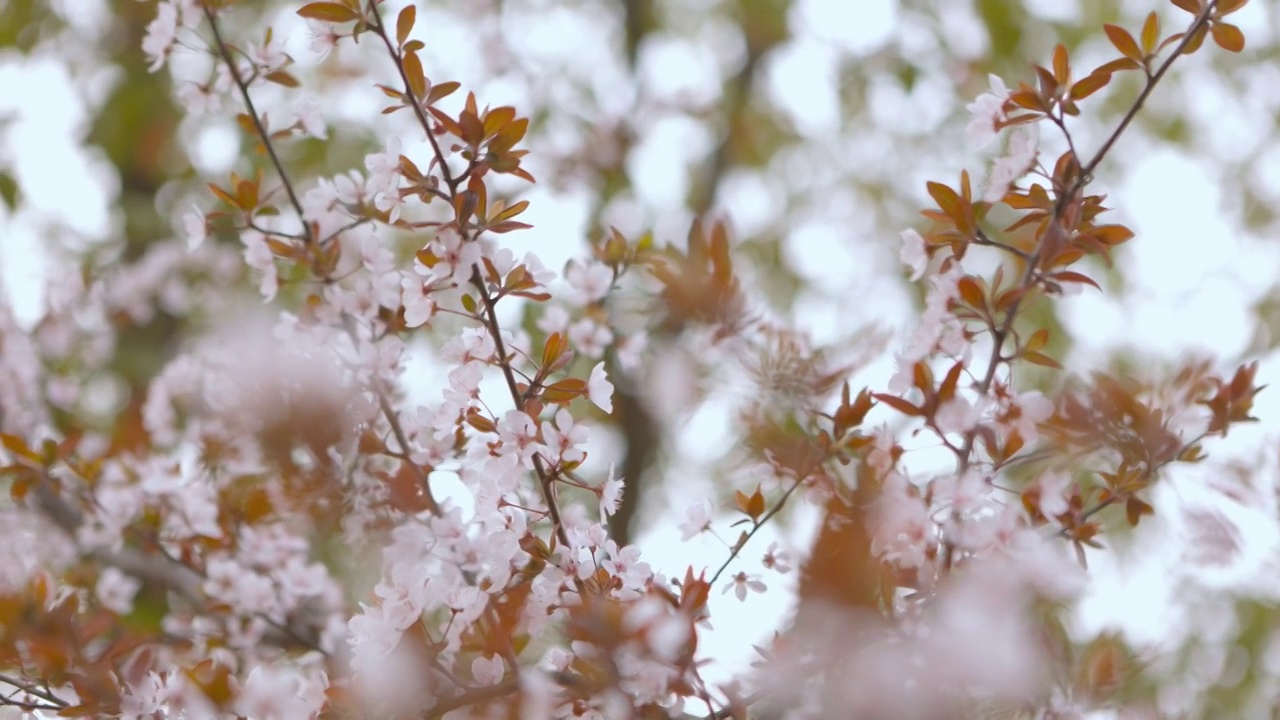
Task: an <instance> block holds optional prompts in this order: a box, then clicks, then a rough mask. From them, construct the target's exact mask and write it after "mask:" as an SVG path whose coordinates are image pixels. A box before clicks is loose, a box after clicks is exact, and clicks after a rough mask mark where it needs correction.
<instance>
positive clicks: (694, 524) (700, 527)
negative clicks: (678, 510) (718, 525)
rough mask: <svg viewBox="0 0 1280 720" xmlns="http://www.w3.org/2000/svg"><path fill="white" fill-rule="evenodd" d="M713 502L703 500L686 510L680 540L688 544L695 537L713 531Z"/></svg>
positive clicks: (681, 525)
mask: <svg viewBox="0 0 1280 720" xmlns="http://www.w3.org/2000/svg"><path fill="white" fill-rule="evenodd" d="M711 514H712V507H711V501H710V500H708V499H706V498H703V499H702V500H699V501H698V502H696V503H694V504H693V505H690V506H689V507H688V509H686V510H685V519H684V522H682V523H680V539H681V540H683V541H685V542H688V541H689V540H690V539H691V538H692V537H693V536H694V535H699V534H701V533H703V532H706V531H707V530H710V529H711V518H712V515H711Z"/></svg>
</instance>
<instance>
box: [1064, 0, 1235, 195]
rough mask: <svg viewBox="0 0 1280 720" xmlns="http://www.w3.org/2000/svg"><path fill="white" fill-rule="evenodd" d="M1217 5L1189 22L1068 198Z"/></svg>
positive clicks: (1212, 2)
mask: <svg viewBox="0 0 1280 720" xmlns="http://www.w3.org/2000/svg"><path fill="white" fill-rule="evenodd" d="M1217 5H1218V0H1210V2H1209V4H1207V5H1205V6H1204V9H1203V10H1201V11H1200V14H1199V15H1197V16H1196V18H1195V20H1193V21H1192V22H1191V26H1190V27H1188V28H1187V31H1186V34H1185V35H1183V37H1182V41H1181V42H1179V43H1178V45H1177V47H1175V48H1174V50H1173V54H1172V55H1170V56H1169V57H1168V58H1166V59H1165V61H1164V62H1163V63H1162V64H1161V65H1160V68H1159V69H1158V70H1156V72H1155V74H1153V75H1151V76H1150V77H1149V78H1148V79H1147V84H1146V86H1145V87H1143V88H1142V92H1140V93H1138V98H1137V99H1136V100H1134V101H1133V106H1132V107H1130V108H1129V111H1128V112H1126V113H1125V114H1124V117H1123V118H1121V119H1120V124H1119V125H1117V126H1116V129H1115V130H1113V131H1112V132H1111V136H1110V137H1108V138H1107V140H1106V142H1104V143H1102V147H1101V148H1099V149H1098V152H1097V153H1096V154H1094V156H1093V159H1091V160H1090V161H1089V162H1088V163H1086V164H1084V165H1082V166H1081V167H1080V175H1079V176H1078V177H1077V178H1076V181H1075V183H1074V184H1073V186H1072V188H1071V192H1068V193H1067V195H1068V196H1071V195H1074V194H1075V193H1076V192H1078V191H1079V190H1080V189H1081V188H1083V187H1084V185H1085V183H1087V182H1088V181H1089V176H1090V175H1092V174H1093V171H1094V170H1095V169H1097V167H1098V164H1099V163H1101V162H1102V159H1103V158H1104V157H1106V155H1107V153H1108V152H1109V151H1110V150H1111V146H1113V145H1115V144H1116V141H1117V140H1119V139H1120V136H1121V135H1122V134H1124V131H1125V129H1126V128H1128V127H1129V124H1130V123H1132V122H1133V119H1134V118H1135V117H1136V116H1137V115H1138V111H1139V110H1141V109H1142V105H1143V103H1145V102H1146V101H1147V97H1149V96H1150V95H1151V92H1152V91H1153V90H1155V87H1156V84H1157V83H1159V82H1160V79H1161V78H1162V77H1164V74H1165V73H1166V72H1168V71H1169V67H1170V66H1172V65H1173V61H1174V60H1177V59H1178V58H1179V57H1181V55H1182V51H1183V50H1185V49H1186V47H1187V45H1188V44H1189V43H1190V42H1191V38H1192V37H1193V36H1194V35H1195V34H1196V32H1197V31H1198V30H1200V28H1201V27H1203V26H1204V24H1205V23H1207V22H1208V21H1209V17H1210V16H1211V15H1212V14H1213V11H1214V9H1215V8H1216V7H1217ZM1077 160H1079V158H1077Z"/></svg>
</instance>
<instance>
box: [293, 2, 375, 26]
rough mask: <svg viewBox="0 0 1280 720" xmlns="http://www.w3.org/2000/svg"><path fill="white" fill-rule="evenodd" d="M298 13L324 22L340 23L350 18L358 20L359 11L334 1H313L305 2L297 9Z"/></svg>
mask: <svg viewBox="0 0 1280 720" xmlns="http://www.w3.org/2000/svg"><path fill="white" fill-rule="evenodd" d="M298 15H300V16H301V17H304V18H311V19H312V20H323V21H324V22H332V23H342V22H350V21H352V20H359V19H360V13H358V12H356V11H355V10H352V9H351V8H349V7H347V6H346V5H340V4H338V3H336V2H313V3H307V4H306V5H303V6H302V7H301V8H299V9H298Z"/></svg>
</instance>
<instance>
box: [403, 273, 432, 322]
mask: <svg viewBox="0 0 1280 720" xmlns="http://www.w3.org/2000/svg"><path fill="white" fill-rule="evenodd" d="M400 287H401V289H402V290H403V294H402V295H401V302H403V303H404V324H405V325H406V326H408V327H411V328H416V327H421V326H423V325H425V324H426V323H427V322H428V321H430V320H431V316H432V315H434V314H435V311H436V304H435V301H434V300H432V299H431V298H430V297H429V296H428V295H427V292H426V287H425V286H424V285H423V284H422V280H421V279H420V278H417V277H413V276H406V277H404V278H402V279H401V280H400Z"/></svg>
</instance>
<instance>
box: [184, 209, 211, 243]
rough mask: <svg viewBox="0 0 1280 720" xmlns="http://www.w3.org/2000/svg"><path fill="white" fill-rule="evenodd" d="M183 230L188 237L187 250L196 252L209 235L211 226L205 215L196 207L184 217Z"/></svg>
mask: <svg viewBox="0 0 1280 720" xmlns="http://www.w3.org/2000/svg"><path fill="white" fill-rule="evenodd" d="M182 230H183V232H184V233H186V236H187V249H188V250H195V249H196V248H198V247H200V245H201V244H203V243H204V241H205V238H206V237H208V234H209V224H208V222H207V221H206V220H205V217H204V213H203V212H201V211H200V208H198V207H196V206H195V205H192V206H191V209H190V210H188V211H187V212H186V213H185V214H184V215H183V216H182Z"/></svg>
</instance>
